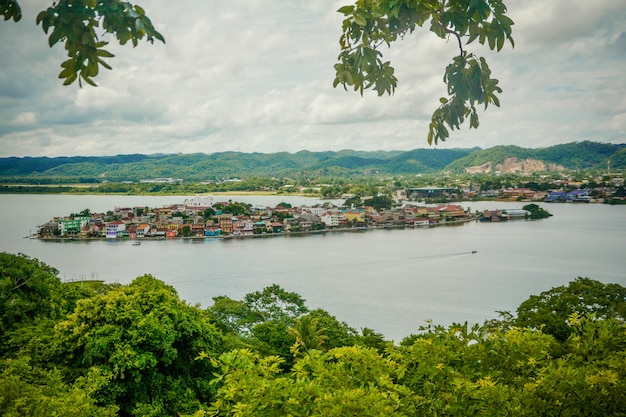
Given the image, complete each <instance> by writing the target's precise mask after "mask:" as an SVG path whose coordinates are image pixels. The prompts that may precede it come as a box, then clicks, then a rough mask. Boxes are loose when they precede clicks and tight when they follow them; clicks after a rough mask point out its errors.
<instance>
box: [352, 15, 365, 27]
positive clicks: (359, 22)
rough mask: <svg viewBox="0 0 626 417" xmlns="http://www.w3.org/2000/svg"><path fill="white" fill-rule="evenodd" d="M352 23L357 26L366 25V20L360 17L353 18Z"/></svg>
mask: <svg viewBox="0 0 626 417" xmlns="http://www.w3.org/2000/svg"><path fill="white" fill-rule="evenodd" d="M354 22H355V23H356V24H357V25H359V26H365V25H367V20H365V18H364V17H362V16H354Z"/></svg>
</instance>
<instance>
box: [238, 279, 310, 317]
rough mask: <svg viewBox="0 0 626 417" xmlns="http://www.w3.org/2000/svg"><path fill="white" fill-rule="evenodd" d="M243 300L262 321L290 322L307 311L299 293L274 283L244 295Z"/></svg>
mask: <svg viewBox="0 0 626 417" xmlns="http://www.w3.org/2000/svg"><path fill="white" fill-rule="evenodd" d="M244 302H245V303H246V305H247V306H248V307H249V308H250V309H251V310H252V311H254V312H256V313H258V314H259V317H262V319H263V321H270V320H273V321H283V322H287V323H290V324H291V323H292V322H293V320H295V319H296V318H298V317H300V316H302V315H304V314H306V313H308V311H309V309H308V307H307V306H306V305H305V302H304V299H303V298H302V297H301V296H300V294H298V293H295V292H289V291H285V290H284V289H283V288H281V287H280V286H279V285H277V284H274V285H270V286H269V287H266V288H264V289H263V290H262V291H255V292H252V293H249V294H246V295H245V296H244Z"/></svg>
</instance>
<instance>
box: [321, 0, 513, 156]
mask: <svg viewBox="0 0 626 417" xmlns="http://www.w3.org/2000/svg"><path fill="white" fill-rule="evenodd" d="M506 11H507V8H506V6H505V4H504V2H503V1H502V0H472V1H465V0H419V1H411V2H407V1H393V0H392V1H388V0H357V1H356V2H355V4H354V5H349V6H344V7H342V8H340V9H339V12H340V13H342V14H343V15H344V16H345V19H344V21H343V25H342V31H343V33H342V35H341V37H340V39H339V43H340V45H341V53H340V54H339V62H338V63H337V64H336V65H335V72H336V76H335V81H334V83H333V85H334V86H335V87H336V86H337V85H339V84H342V85H343V86H344V88H346V89H347V87H348V86H350V87H352V88H354V90H355V91H358V92H359V93H361V95H362V94H363V91H364V90H365V89H368V88H372V89H374V90H375V91H376V93H377V94H378V95H379V96H381V95H383V94H385V93H387V94H392V93H393V92H394V91H395V89H396V86H397V83H398V80H397V78H396V76H395V74H394V72H395V70H394V68H393V67H392V66H391V64H390V62H389V61H386V62H384V61H383V59H382V53H381V52H380V50H379V49H380V47H381V46H382V45H387V46H390V45H391V44H392V43H394V42H395V41H397V40H398V39H402V38H404V36H406V35H407V34H408V33H412V32H413V31H414V30H415V29H416V28H417V27H422V26H425V25H427V24H428V25H429V26H428V27H429V29H430V31H431V32H433V33H434V34H436V35H437V36H438V37H440V38H441V39H448V38H450V37H452V38H454V40H455V41H456V44H457V45H458V49H459V54H458V55H457V56H456V57H455V58H454V59H453V61H452V63H451V64H449V65H448V67H447V68H446V70H445V74H444V78H443V80H444V82H445V83H446V85H447V90H448V97H447V98H446V97H442V98H441V99H440V102H441V105H440V107H439V108H438V109H437V110H435V112H434V113H433V116H432V120H431V123H430V125H429V133H428V143H429V144H432V143H433V142H434V143H437V142H438V141H439V140H441V141H445V140H446V139H447V138H448V136H449V132H448V128H450V129H452V130H454V129H459V128H460V125H461V124H462V123H463V122H464V120H465V119H466V118H469V125H470V128H477V127H478V113H477V110H476V107H477V106H480V105H482V106H484V107H485V109H486V108H487V107H488V105H489V104H494V105H495V106H499V105H500V100H499V99H498V97H497V95H496V94H497V93H501V92H502V89H501V88H500V87H499V86H498V80H497V79H495V78H492V77H491V70H490V69H489V66H488V65H487V61H486V60H485V59H484V58H482V57H477V56H475V55H474V54H473V53H470V52H468V51H466V50H465V49H464V43H465V44H470V43H472V42H474V41H476V40H478V42H479V43H480V44H483V45H484V44H487V46H488V47H489V49H491V50H497V51H500V50H501V49H502V47H503V46H504V42H505V41H506V40H508V41H509V42H510V43H511V45H513V38H512V37H511V26H512V25H513V21H512V20H511V19H510V18H509V17H508V16H506V14H505V13H506ZM446 126H447V127H446Z"/></svg>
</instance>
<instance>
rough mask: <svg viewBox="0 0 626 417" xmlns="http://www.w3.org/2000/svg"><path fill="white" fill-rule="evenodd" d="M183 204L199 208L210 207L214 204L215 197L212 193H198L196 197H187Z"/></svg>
mask: <svg viewBox="0 0 626 417" xmlns="http://www.w3.org/2000/svg"><path fill="white" fill-rule="evenodd" d="M183 204H184V205H185V207H187V208H199V207H204V208H208V207H211V206H212V205H213V197H212V196H210V195H204V196H202V195H197V196H195V197H194V198H186V199H185V200H184V201H183Z"/></svg>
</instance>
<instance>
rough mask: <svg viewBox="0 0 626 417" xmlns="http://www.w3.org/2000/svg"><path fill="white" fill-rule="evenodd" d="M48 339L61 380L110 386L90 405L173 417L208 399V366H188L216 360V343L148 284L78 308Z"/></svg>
mask: <svg viewBox="0 0 626 417" xmlns="http://www.w3.org/2000/svg"><path fill="white" fill-rule="evenodd" d="M54 333H55V335H54V344H53V351H54V360H55V362H56V363H58V364H60V365H62V366H64V368H65V370H66V371H65V372H66V375H65V377H66V378H68V379H70V380H74V379H76V378H84V377H85V376H86V375H88V373H89V372H90V369H97V370H98V371H99V372H100V373H101V374H102V375H104V376H105V377H106V378H107V380H108V382H107V384H105V385H104V386H103V387H101V388H100V389H98V390H97V391H96V392H95V393H94V397H95V398H96V399H97V401H98V402H99V403H100V404H105V405H117V406H119V408H120V415H124V416H130V415H151V416H166V415H175V414H180V413H185V412H191V411H193V410H195V409H197V407H198V406H199V404H201V403H204V402H207V401H209V400H210V399H211V392H212V388H211V387H209V386H208V382H207V380H206V377H207V375H210V374H211V372H212V368H211V365H210V361H200V362H199V361H194V358H196V357H198V356H200V355H201V356H209V357H217V356H218V355H219V353H221V351H222V338H221V336H220V334H219V333H218V332H217V331H216V329H215V327H214V326H213V325H212V324H210V322H209V320H208V317H206V315H205V314H204V313H203V311H202V310H201V309H199V308H197V307H192V306H189V305H187V304H185V303H184V302H183V301H181V300H180V299H179V298H178V295H177V294H176V291H175V290H174V289H173V288H172V287H170V286H167V285H165V284H164V283H163V282H161V281H159V280H157V279H155V278H153V277H152V276H149V275H145V276H142V277H139V278H136V279H135V280H134V281H133V282H132V283H131V284H129V285H127V286H123V287H120V288H118V289H115V290H112V291H110V292H108V293H107V294H104V295H101V296H94V297H91V298H89V299H85V300H81V301H80V302H79V303H78V305H77V307H76V309H75V311H74V312H73V313H71V314H70V315H69V316H67V319H66V320H63V321H61V322H60V323H58V324H57V325H56V327H55V328H54Z"/></svg>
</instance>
